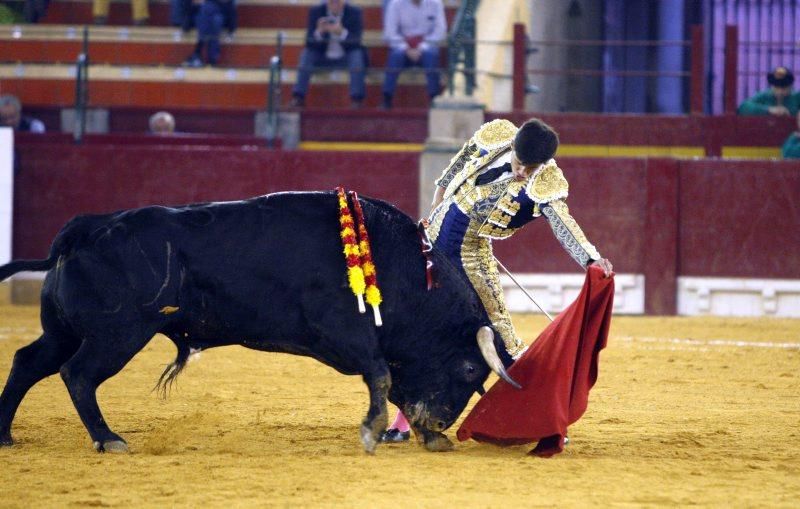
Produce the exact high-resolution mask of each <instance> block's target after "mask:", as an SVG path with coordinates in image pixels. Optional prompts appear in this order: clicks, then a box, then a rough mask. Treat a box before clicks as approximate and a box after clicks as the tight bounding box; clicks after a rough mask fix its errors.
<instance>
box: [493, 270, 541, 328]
mask: <svg viewBox="0 0 800 509" xmlns="http://www.w3.org/2000/svg"><path fill="white" fill-rule="evenodd" d="M494 261H495V262H497V265H499V266H500V268H501V269H503V272H505V273H506V274H507V275H508V277H510V278H511V281H513V282H514V284H515V285H517V287H519V289H520V290H522V293H524V294H525V296H526V297H528V298H529V299H530V300H531V302H533V303H534V304H535V305H536V307H537V308H539V311H541V312H542V313H544V315H545V316H546V317H547V318H549V319H550V321H551V322H552V321H553V317H552V316H550V313H548V312H547V311H545V310H544V308H543V307H542V306H540V305H539V303H538V302H536V299H534V298H533V295H531V294H530V293H528V290H526V289H525V288H524V287H523V286H522V285H521V284H520V282H519V281H517V278H515V277H514V274H512V273H511V271H510V270H508V269H507V268H506V266H505V265H503V262H501V261H500V260H498V259H497V257H496V256H495V257H494Z"/></svg>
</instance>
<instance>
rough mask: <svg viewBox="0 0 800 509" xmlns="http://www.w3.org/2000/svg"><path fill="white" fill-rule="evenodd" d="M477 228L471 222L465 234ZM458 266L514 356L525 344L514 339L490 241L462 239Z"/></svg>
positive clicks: (507, 348)
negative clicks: (461, 268) (465, 274)
mask: <svg viewBox="0 0 800 509" xmlns="http://www.w3.org/2000/svg"><path fill="white" fill-rule="evenodd" d="M477 227H478V224H477V223H476V222H475V221H471V222H470V225H469V228H468V231H475V229H476V228H477ZM461 263H462V264H463V265H464V271H465V272H466V273H467V278H468V279H469V281H470V283H471V284H472V287H473V288H474V289H475V292H477V294H478V297H480V299H481V302H482V303H483V307H484V308H485V309H486V313H487V314H488V315H489V319H490V320H491V321H492V325H494V327H495V329H496V330H497V332H498V333H499V334H500V337H501V338H502V340H503V343H504V344H505V347H506V350H507V351H508V353H509V354H510V355H512V356H514V355H517V354H518V353H520V352H521V351H522V350H523V349H524V348H525V343H523V342H522V341H521V340H520V339H519V338H518V337H517V334H516V332H515V331H514V325H513V324H512V323H511V316H510V315H509V313H508V309H507V308H506V303H505V297H504V295H503V287H502V285H501V284H500V274H499V272H498V271H497V263H495V260H494V255H493V254H492V244H491V241H489V240H486V239H482V238H476V237H468V238H465V239H464V243H463V244H462V246H461Z"/></svg>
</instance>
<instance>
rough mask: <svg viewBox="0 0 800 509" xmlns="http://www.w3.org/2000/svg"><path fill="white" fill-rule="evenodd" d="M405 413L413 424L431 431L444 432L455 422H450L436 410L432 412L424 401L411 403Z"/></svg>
mask: <svg viewBox="0 0 800 509" xmlns="http://www.w3.org/2000/svg"><path fill="white" fill-rule="evenodd" d="M404 413H405V414H406V417H407V418H408V420H409V421H410V422H411V423H412V424H414V425H415V426H418V427H420V428H424V429H427V430H430V431H437V432H442V431H444V430H446V429H447V428H449V427H450V426H451V425H452V424H453V423H452V421H450V422H448V420H447V419H445V418H443V417H442V416H440V415H436V412H431V411H430V410H429V409H428V407H427V405H425V404H424V403H422V402H419V403H416V404H414V405H409V406H408V407H407V409H406V410H405V411H404Z"/></svg>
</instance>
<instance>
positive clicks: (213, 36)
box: [183, 0, 238, 67]
mask: <svg viewBox="0 0 800 509" xmlns="http://www.w3.org/2000/svg"><path fill="white" fill-rule="evenodd" d="M237 22H238V17H237V13H236V0H202V4H201V5H200V10H199V12H198V13H197V19H196V24H197V44H196V45H195V48H194V52H193V53H192V54H191V55H189V58H188V59H186V61H185V62H184V63H183V65H185V66H187V67H203V47H204V46H205V49H206V62H207V63H208V64H209V65H217V63H218V62H219V54H220V47H219V36H220V34H221V33H222V28H223V27H224V28H225V29H227V30H228V33H230V34H231V35H233V33H234V32H235V31H236V27H237Z"/></svg>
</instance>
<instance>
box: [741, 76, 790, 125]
mask: <svg viewBox="0 0 800 509" xmlns="http://www.w3.org/2000/svg"><path fill="white" fill-rule="evenodd" d="M767 82H768V83H769V85H770V87H769V88H768V89H767V90H762V91H761V92H759V93H757V94H756V95H754V96H753V97H750V98H749V99H747V100H746V101H744V102H743V103H742V104H741V105H739V110H738V113H739V115H777V116H786V115H792V116H794V115H797V113H798V111H800V93H793V90H792V85H793V84H794V74H792V71H790V70H789V69H787V68H786V67H777V68H775V70H773V71H772V72H770V73H768V74H767Z"/></svg>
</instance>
